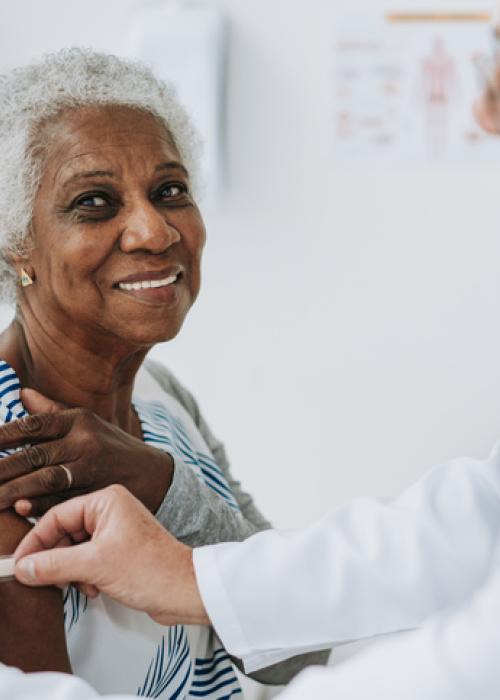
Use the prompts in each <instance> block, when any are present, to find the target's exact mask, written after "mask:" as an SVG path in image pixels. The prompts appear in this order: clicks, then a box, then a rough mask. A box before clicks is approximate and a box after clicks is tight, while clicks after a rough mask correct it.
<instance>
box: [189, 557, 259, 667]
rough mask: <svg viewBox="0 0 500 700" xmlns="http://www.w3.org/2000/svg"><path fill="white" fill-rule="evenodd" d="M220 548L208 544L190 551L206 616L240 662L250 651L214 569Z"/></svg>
mask: <svg viewBox="0 0 500 700" xmlns="http://www.w3.org/2000/svg"><path fill="white" fill-rule="evenodd" d="M220 546H221V545H207V546H205V547H197V548H195V549H194V550H193V565H194V570H195V574H196V582H197V584H198V590H199V591H200V595H201V599H202V601H203V605H204V606H205V610H206V611H207V615H208V617H209V618H210V622H211V623H212V626H213V628H214V629H215V631H216V632H217V636H218V637H219V639H220V640H221V642H222V644H223V646H224V648H225V649H226V651H227V652H228V653H229V654H231V655H232V656H236V657H237V658H241V659H243V657H244V656H245V655H246V654H247V653H249V652H250V648H249V644H248V642H247V640H246V638H245V635H244V633H243V629H242V627H241V624H240V622H239V620H238V616H237V615H236V613H235V611H234V609H233V606H232V605H231V600H230V598H229V596H228V595H227V592H226V586H225V584H224V581H223V580H222V577H221V575H220V572H219V569H218V567H217V556H216V550H217V548H218V547H220ZM222 546H223V545H222Z"/></svg>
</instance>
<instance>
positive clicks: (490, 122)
mask: <svg viewBox="0 0 500 700" xmlns="http://www.w3.org/2000/svg"><path fill="white" fill-rule="evenodd" d="M474 114H475V117H476V119H477V121H478V123H479V125H480V126H481V127H482V128H483V129H484V130H485V131H487V132H488V133H489V134H500V66H497V67H496V68H495V70H494V71H493V74H492V76H491V77H490V78H489V79H488V81H487V84H486V87H485V88H484V91H483V94H482V96H481V97H480V98H479V100H477V102H476V103H475V104H474Z"/></svg>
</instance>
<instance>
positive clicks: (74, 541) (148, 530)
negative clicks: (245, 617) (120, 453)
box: [15, 485, 209, 625]
mask: <svg viewBox="0 0 500 700" xmlns="http://www.w3.org/2000/svg"><path fill="white" fill-rule="evenodd" d="M15 557H16V568H15V576H16V578H17V579H18V581H20V582H21V583H24V584H26V585H28V586H45V585H59V586H62V585H68V584H69V583H72V582H73V583H76V584H77V585H78V587H79V588H80V590H82V592H83V593H85V594H86V595H88V596H89V597H96V596H97V595H98V593H99V592H102V593H105V594H106V595H108V596H109V597H110V598H114V599H115V600H116V601H118V602H119V603H122V604H123V605H126V606H127V607H130V608H134V609H135V610H141V611H143V612H145V613H147V614H148V615H150V616H151V617H152V618H153V619H154V620H155V621H156V622H159V623H161V624H164V625H173V624H178V623H185V624H209V620H208V617H207V615H206V612H205V609H204V607H203V603H202V601H201V598H200V595H199V592H198V588H197V585H196V578H195V573H194V568H193V560H192V550H191V549H190V548H189V547H187V546H186V545H183V544H181V543H180V542H178V541H177V540H176V539H175V538H174V537H172V535H170V534H169V533H168V532H167V531H166V530H165V529H164V528H163V527H162V526H161V525H160V524H159V523H158V522H157V521H156V520H155V519H154V517H153V516H152V515H151V513H149V512H148V511H147V510H146V508H145V507H144V506H143V505H142V504H141V503H139V501H138V500H137V499H136V498H134V497H133V496H132V495H131V494H130V493H129V492H128V491H127V490H126V489H125V488H123V487H122V486H116V485H115V486H110V487H108V488H106V489H103V490H102V491H96V492H95V493H92V494H88V495H85V496H80V497H78V498H73V499H71V500H70V501H66V502H65V503H61V504H60V505H57V506H55V507H54V508H52V509H51V510H50V511H48V512H47V513H46V514H45V515H44V516H43V517H42V518H41V520H40V521H39V522H38V523H37V524H36V525H35V527H34V528H33V529H32V530H31V531H30V532H29V533H28V534H27V535H26V537H25V538H24V539H23V540H22V542H21V543H20V544H19V546H18V548H17V550H16V552H15Z"/></svg>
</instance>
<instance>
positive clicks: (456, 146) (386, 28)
mask: <svg viewBox="0 0 500 700" xmlns="http://www.w3.org/2000/svg"><path fill="white" fill-rule="evenodd" d="M334 51H335V62H334V90H333V95H334V101H333V107H334V109H333V111H334V114H333V122H334V123H333V128H334V138H335V152H336V155H337V157H338V158H340V159H348V160H356V159H361V160H364V161H366V160H376V161H378V162H384V161H385V162H387V163H397V162H400V163H401V162H406V163H408V162H411V163H415V164H417V165H418V164H419V163H422V164H424V163H425V164H426V165H428V164H429V163H434V164H436V165H440V164H447V165H449V164H452V163H454V162H463V161H464V159H465V160H468V161H474V160H477V161H484V160H489V161H491V162H492V163H496V164H498V165H500V138H494V137H491V136H487V135H485V134H483V133H482V132H481V130H480V128H479V127H478V126H477V125H476V123H475V121H474V117H473V111H472V105H473V103H474V101H475V100H476V99H477V97H478V95H479V94H480V91H481V89H482V88H483V87H484V82H485V80H487V79H488V77H489V75H490V74H491V67H492V60H493V55H494V51H495V46H494V41H493V32H492V27H491V17H490V15H489V13H487V12H472V13H464V12H456V13H453V12H450V13H447V14H437V13H436V14H433V13H426V14H424V13H419V12H414V13H412V12H406V13H399V14H398V13H387V14H383V15H380V16H378V17H377V16H374V17H366V16H365V17H363V16H345V17H340V18H339V20H338V22H337V25H336V35H335V41H334ZM499 52H500V51H499ZM499 99H500V98H499Z"/></svg>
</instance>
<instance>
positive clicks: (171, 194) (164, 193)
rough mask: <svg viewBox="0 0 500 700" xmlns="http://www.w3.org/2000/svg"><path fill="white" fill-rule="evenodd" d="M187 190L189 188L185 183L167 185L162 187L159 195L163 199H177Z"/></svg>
mask: <svg viewBox="0 0 500 700" xmlns="http://www.w3.org/2000/svg"><path fill="white" fill-rule="evenodd" d="M186 191H187V188H186V186H185V185H179V184H172V185H165V187H162V188H161V189H160V191H159V195H160V197H161V199H175V198H176V197H180V195H182V194H184V193H185V192H186Z"/></svg>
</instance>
